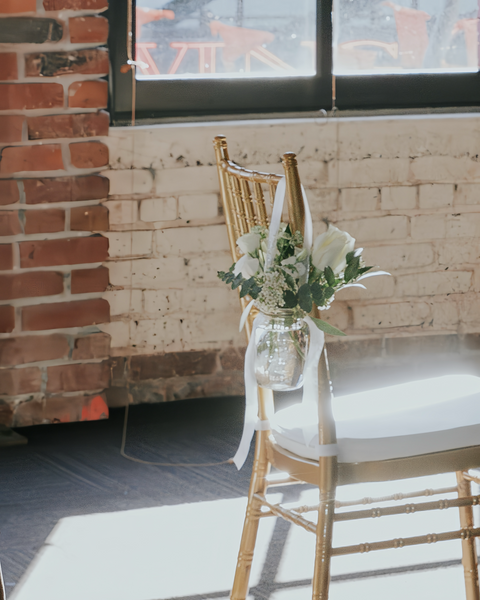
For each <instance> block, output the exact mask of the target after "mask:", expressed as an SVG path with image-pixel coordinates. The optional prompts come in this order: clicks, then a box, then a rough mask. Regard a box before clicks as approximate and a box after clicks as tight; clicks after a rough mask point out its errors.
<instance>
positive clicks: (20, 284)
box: [0, 271, 63, 300]
mask: <svg viewBox="0 0 480 600" xmlns="http://www.w3.org/2000/svg"><path fill="white" fill-rule="evenodd" d="M62 292H63V275H62V274H61V273H55V272H54V271H31V272H29V273H16V274H15V275H0V300H13V299H14V298H34V297H36V296H53V295H55V294H61V293H62Z"/></svg>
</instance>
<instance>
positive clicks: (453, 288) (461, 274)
mask: <svg viewBox="0 0 480 600" xmlns="http://www.w3.org/2000/svg"><path fill="white" fill-rule="evenodd" d="M472 275H473V273H472V272H471V271H440V272H436V273H416V274H414V275H401V276H400V277H397V296H434V295H437V294H458V293H460V292H468V290H469V289H470V288H471V286H472Z"/></svg>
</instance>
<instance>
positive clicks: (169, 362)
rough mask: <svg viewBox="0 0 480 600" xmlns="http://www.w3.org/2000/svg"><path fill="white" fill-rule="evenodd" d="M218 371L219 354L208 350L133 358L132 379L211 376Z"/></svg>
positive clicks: (131, 363) (131, 366) (131, 365)
mask: <svg viewBox="0 0 480 600" xmlns="http://www.w3.org/2000/svg"><path fill="white" fill-rule="evenodd" d="M216 370H217V353H216V352H211V351H207V350H202V351H200V352H178V353H177V352H175V353H173V352H172V353H168V354H163V355H158V354H154V355H151V356H145V355H144V356H132V358H131V362H130V379H131V380H132V381H139V380H143V379H160V378H165V377H185V376H188V375H210V374H211V373H215V371H216Z"/></svg>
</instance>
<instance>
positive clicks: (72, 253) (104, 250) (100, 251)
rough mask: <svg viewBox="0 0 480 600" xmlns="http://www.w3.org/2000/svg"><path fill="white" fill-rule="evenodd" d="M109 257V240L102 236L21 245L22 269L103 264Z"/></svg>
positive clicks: (41, 241)
mask: <svg viewBox="0 0 480 600" xmlns="http://www.w3.org/2000/svg"><path fill="white" fill-rule="evenodd" d="M107 256H108V240H107V239H106V238H104V237H101V236H89V237H82V238H71V239H60V240H37V241H32V242H21V243H20V266H21V267H22V269H31V268H33V267H50V266H53V265H75V264H79V263H93V262H103V261H104V260H106V258H107Z"/></svg>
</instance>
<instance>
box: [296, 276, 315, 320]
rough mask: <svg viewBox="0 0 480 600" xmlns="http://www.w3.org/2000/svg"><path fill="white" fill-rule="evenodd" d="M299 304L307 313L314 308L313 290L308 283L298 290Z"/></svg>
mask: <svg viewBox="0 0 480 600" xmlns="http://www.w3.org/2000/svg"><path fill="white" fill-rule="evenodd" d="M298 304H299V305H300V308H301V309H302V310H304V311H305V312H306V313H309V312H310V311H311V310H312V292H311V291H310V286H309V285H308V283H304V284H303V285H302V287H301V288H300V289H299V290H298Z"/></svg>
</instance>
